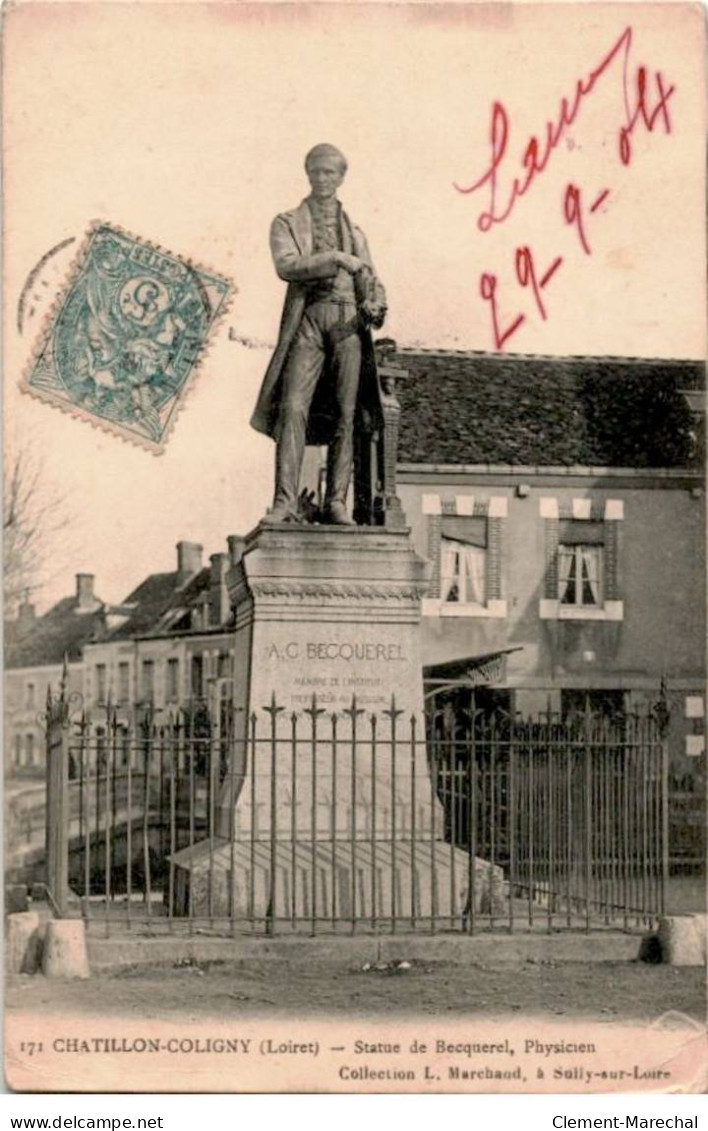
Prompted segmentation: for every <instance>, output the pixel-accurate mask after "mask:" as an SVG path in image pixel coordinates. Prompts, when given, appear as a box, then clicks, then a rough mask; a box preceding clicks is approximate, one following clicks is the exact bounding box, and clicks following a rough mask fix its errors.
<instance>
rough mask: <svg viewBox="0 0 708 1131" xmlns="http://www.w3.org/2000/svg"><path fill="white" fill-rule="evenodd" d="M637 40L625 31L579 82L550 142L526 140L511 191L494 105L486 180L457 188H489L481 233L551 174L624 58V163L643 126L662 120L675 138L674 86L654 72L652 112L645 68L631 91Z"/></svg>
mask: <svg viewBox="0 0 708 1131" xmlns="http://www.w3.org/2000/svg"><path fill="white" fill-rule="evenodd" d="M632 35H633V32H632V28H631V27H626V28H625V29H624V31H623V32H622V34H621V36H620V37H619V39H618V40H617V42H616V43H615V44H614V45H613V46H612V47H611V48H610V50H609V51H608V52H607V54H606V55H605V57H604V58H603V59H602V60H601V61H600V63H599V64H598V66H597V67H595V68H594V70H592V71H591V72H590V74H589V75H588V76H587V77H585V78H581V79H578V81H577V82H576V84H575V93H574V94H573V96H572V97H571V98H570V99H567V98H561V101H560V106H559V110H558V116H557V118H556V119H555V121H553V122H546V132H545V138H544V139H543V140H542V141H539V139H538V138H537V137H531V138H529V140H528V141H527V143H526V145H525V147H524V150H523V153H522V156H521V166H522V168H523V170H524V172H523V173H522V174H520V175H517V176H514V177H513V179H512V181H511V185H510V186H509V185H506V186H502V185H501V184H500V180H501V177H500V173H501V171H502V164H503V163H505V158H506V153H507V145H508V141H509V117H508V114H507V111H506V108H505V106H504V104H503V103H502V102H493V103H492V116H491V123H490V132H489V141H490V145H491V161H490V163H489V166H488V168H487V169H486V170H485V172H484V173H483V174H482V176H481V177H478V179H477V180H476V181H474V182H473V183H472V184H470V185H467V186H464V187H463V186H461V185H458V184H455V186H454V187H455V188H456V189H457V191H458V192H460V193H473V192H477V190H478V189H481V188H482V187H483V186H484V185H486V186H488V189H489V204H488V206H487V208H486V209H485V210H484V211H483V212H480V214H479V216H478V218H477V226H478V227H479V229H480V230H481V231H483V232H488V231H489V230H490V228H491V227H492V225H493V224H502V223H503V222H504V220H506V219H507V218H508V217H509V216H510V215H511V213H512V211H513V209H514V206H515V204H516V202H517V200H519V199H520V197H522V196H525V194H526V193H527V192H528V191H529V189H530V188H531V186H532V184H533V183H534V181H535V179H536V177H538V175H539V174H540V173H543V172H544V170H545V169H546V167H547V165H548V162H549V161H550V159H551V156H552V155H553V151H554V150H555V149H556V148H557V146H558V144H559V142H560V141H561V139H562V138H563V137H564V135H565V132H566V130H567V128H568V127H569V126H571V125H572V124H573V122H574V121H575V119H576V118H577V116H578V113H579V112H580V108H581V106H582V104H583V99H584V98H586V97H587V95H588V94H590V93H591V92H592V90H593V89H594V87H595V85H596V83H597V81H598V79H600V78H601V77H602V75H604V74H605V72H606V71H607V70H609V68H610V66H611V64H612V63H613V62H614V60H615V59H616V58H617V57H618V56H622V95H623V102H624V122H623V124H622V125H621V126H620V128H619V131H618V148H619V156H620V160H621V162H622V164H623V165H629V163H630V161H631V159H632V144H631V139H632V135H633V134H634V131H635V129H636V128H637V126H638V125H640V124H641V125H643V126H645V127H646V129H647V130H648V131H649V132H650V133H651V132H652V131H653V130H654V127H655V125H656V124H657V122H659V121H661V122H663V125H664V128H665V130H666V133H667V134H670V133H671V119H670V117H669V105H668V104H669V99H670V98H671V96H672V94H673V93H674V90H675V87H674V86H670V87H668V89H667V88H666V86H665V84H664V79H663V76H662V74H661V72H660V71H656V72H654V73H653V76H652V77H653V86H654V88H655V94H656V96H657V101H656V103H655V104H654V105H653V106H651V107H650V105H649V102H650V89H649V88H650V87H651V86H652V83H651V82H650V81H649V75H648V71H647V68H646V67H644V66H640V67H637V69H636V73H635V76H634V90H631V85H632V84H631V83H630V75H629V72H630V61H629V55H630V49H631V46H632Z"/></svg>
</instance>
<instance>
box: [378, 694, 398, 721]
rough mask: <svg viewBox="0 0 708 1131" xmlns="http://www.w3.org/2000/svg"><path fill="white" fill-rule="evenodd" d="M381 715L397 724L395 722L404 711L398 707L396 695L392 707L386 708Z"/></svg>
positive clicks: (393, 697)
mask: <svg viewBox="0 0 708 1131" xmlns="http://www.w3.org/2000/svg"><path fill="white" fill-rule="evenodd" d="M381 714H382V715H386V716H387V717H388V718H389V719H390V720H391V722H392V723H393V722H395V720H396V719H397V718H398V716H399V715H402V714H403V710H402V709H400V710H399V708H398V707H397V706H396V696H395V695H392V696H391V706H390V707H387V708H385V709H384V710H383V711H382V712H381Z"/></svg>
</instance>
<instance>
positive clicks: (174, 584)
mask: <svg viewBox="0 0 708 1131" xmlns="http://www.w3.org/2000/svg"><path fill="white" fill-rule="evenodd" d="M208 589H209V569H208V568H205V569H202V570H200V571H199V573H196V574H194V575H193V576H192V577H190V578H189V579H187V580H184V579H182V583H181V584H180V575H179V574H178V573H177V572H176V571H175V572H173V573H153V574H150V576H149V577H146V578H145V580H144V581H142V582H141V583H140V585H139V586H138V587H137V589H134V590H133V592H132V593H131V594H130V595H129V596H128V597H126V599H125V601H124V602H123V604H124V605H132V606H134V610H133V612H132V613H131V615H130V617H129V618H128V620H126V621H124V622H123V623H122V624H121V625H119V626H118V627H117V628H115V629H114V630H113V631H112V632H111V633H110V639H111V640H128V639H131V638H132V637H134V636H141V635H145V634H146V633H149V632H153V631H155V630H158V629H162V630H163V631H169V630H170V629H172V630H175V629H177V627H178V625H180V623H181V620H182V617H183V616H187V615H188V613H189V610H190V609H191V608H192V607H193V605H194V604H195V603H196V602H197V601H198V599H199V596H200V595H201V594H202V593H203V592H204V591H207V590H208Z"/></svg>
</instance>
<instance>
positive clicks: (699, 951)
mask: <svg viewBox="0 0 708 1131" xmlns="http://www.w3.org/2000/svg"><path fill="white" fill-rule="evenodd" d="M707 919H708V917H707V916H706V915H667V916H665V917H664V918H663V919H660V920H659V931H658V937H659V945H660V947H661V958H662V962H666V963H669V965H671V966H704V965H705V962H706V952H707V948H706V921H707Z"/></svg>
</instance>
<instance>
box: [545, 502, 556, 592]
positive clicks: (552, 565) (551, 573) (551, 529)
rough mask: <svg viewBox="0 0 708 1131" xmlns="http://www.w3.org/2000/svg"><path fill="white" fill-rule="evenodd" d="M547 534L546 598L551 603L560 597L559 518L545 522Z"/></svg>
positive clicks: (548, 519)
mask: <svg viewBox="0 0 708 1131" xmlns="http://www.w3.org/2000/svg"><path fill="white" fill-rule="evenodd" d="M544 527H545V534H546V587H545V593H544V596H545V597H546V598H548V599H549V600H551V601H555V600H556V599H557V597H558V543H559V541H560V538H559V534H560V523H559V521H558V519H557V518H547V519H545V521H544Z"/></svg>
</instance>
